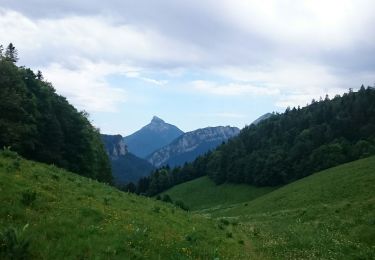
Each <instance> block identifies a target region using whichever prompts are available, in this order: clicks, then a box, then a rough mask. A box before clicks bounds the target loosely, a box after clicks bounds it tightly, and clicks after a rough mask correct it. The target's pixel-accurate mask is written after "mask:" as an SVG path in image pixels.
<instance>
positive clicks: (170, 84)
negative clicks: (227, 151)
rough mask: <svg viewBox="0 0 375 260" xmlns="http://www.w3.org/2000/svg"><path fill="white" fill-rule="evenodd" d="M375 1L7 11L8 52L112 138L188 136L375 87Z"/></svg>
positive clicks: (0, 32)
mask: <svg viewBox="0 0 375 260" xmlns="http://www.w3.org/2000/svg"><path fill="white" fill-rule="evenodd" d="M374 10H375V1H373V0H356V1H354V0H248V1H244V0H215V1H214V0H205V1H202V0H200V1H198V0H190V1H178V0H158V1H144V0H137V1H134V0H132V1H130V0H106V1H102V0H100V1H99V0H79V1H78V0H64V1H57V0H27V1H25V0H23V1H22V0H0V44H3V45H7V44H8V43H9V42H12V43H13V44H14V45H15V46H16V48H17V49H18V52H19V57H20V60H19V61H18V64H19V65H23V66H26V67H30V68H32V69H33V70H35V71H37V70H41V71H42V72H43V75H44V78H45V80H47V81H49V82H51V83H52V84H53V85H54V87H55V88H56V91H57V93H59V94H61V95H63V96H66V97H67V99H68V100H69V102H71V103H72V104H73V105H74V106H76V107H77V108H78V109H79V110H85V111H87V112H88V113H89V114H90V119H91V120H92V122H93V124H94V125H95V126H97V127H99V128H100V129H101V132H102V133H107V134H122V135H124V136H126V135H129V134H131V133H133V132H134V131H136V130H138V129H139V128H141V127H142V126H144V125H146V124H147V123H148V122H149V121H150V120H151V118H152V117H153V116H154V115H156V116H158V117H160V118H162V119H164V120H165V121H166V122H169V123H172V124H174V125H176V126H178V127H179V128H180V129H182V130H183V131H191V130H194V129H197V128H203V127H207V126H218V125H231V126H237V127H239V128H242V127H244V126H245V125H248V124H250V123H251V122H252V121H253V120H255V119H256V118H258V117H259V116H261V115H263V114H265V113H267V112H273V111H275V112H283V111H285V109H286V108H287V107H288V106H290V107H293V106H298V105H299V106H305V105H306V104H307V103H309V102H311V100H312V99H313V98H315V99H319V97H324V96H325V95H326V94H328V95H329V96H330V97H333V96H335V95H337V94H343V93H344V92H347V91H348V89H349V88H353V89H354V90H356V89H358V88H359V87H360V86H361V85H362V84H364V85H365V86H373V85H374V84H375V58H374V53H375V15H374Z"/></svg>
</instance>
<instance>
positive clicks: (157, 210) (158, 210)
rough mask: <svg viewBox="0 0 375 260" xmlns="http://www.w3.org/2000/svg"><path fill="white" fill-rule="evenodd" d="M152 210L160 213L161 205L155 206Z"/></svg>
mask: <svg viewBox="0 0 375 260" xmlns="http://www.w3.org/2000/svg"><path fill="white" fill-rule="evenodd" d="M152 211H153V212H155V213H159V212H160V207H158V206H155V207H153V208H152Z"/></svg>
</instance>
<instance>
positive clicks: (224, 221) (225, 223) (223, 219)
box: [220, 218, 229, 226]
mask: <svg viewBox="0 0 375 260" xmlns="http://www.w3.org/2000/svg"><path fill="white" fill-rule="evenodd" d="M220 222H221V223H223V224H224V225H226V226H228V225H229V221H228V220H227V219H225V218H221V219H220Z"/></svg>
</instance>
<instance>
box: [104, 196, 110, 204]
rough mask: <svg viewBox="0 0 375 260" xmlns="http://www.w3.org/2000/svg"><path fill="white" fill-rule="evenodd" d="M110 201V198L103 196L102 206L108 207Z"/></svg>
mask: <svg viewBox="0 0 375 260" xmlns="http://www.w3.org/2000/svg"><path fill="white" fill-rule="evenodd" d="M110 200H111V198H110V197H109V196H105V197H104V198H103V203H104V205H106V206H108V205H109V201H110Z"/></svg>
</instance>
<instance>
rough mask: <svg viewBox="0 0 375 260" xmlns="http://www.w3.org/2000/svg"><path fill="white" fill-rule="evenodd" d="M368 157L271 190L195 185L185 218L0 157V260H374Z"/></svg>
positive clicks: (169, 207)
mask: <svg viewBox="0 0 375 260" xmlns="http://www.w3.org/2000/svg"><path fill="white" fill-rule="evenodd" d="M374 188H375V157H370V158H366V159H362V160H358V161H355V162H352V163H348V164H344V165H341V166H338V167H335V168H331V169H328V170H326V171H322V172H320V173H316V174H314V175H311V176H309V177H307V178H304V179H301V180H299V181H296V182H294V183H291V184H289V185H286V186H284V187H281V188H278V189H275V190H274V189H272V188H255V187H249V186H246V185H232V184H224V185H220V186H215V185H214V184H213V183H212V182H211V181H210V180H209V179H207V178H201V179H198V180H195V181H192V182H189V183H185V184H182V185H179V186H176V187H174V188H173V189H171V190H169V191H168V192H167V193H168V194H169V195H170V196H171V197H172V199H173V200H174V201H177V200H181V201H183V203H185V204H187V205H188V206H189V208H190V209H192V210H193V211H191V212H186V211H183V210H181V209H179V208H178V207H176V206H174V205H173V204H171V203H164V202H161V201H156V200H154V199H152V198H145V197H141V196H136V195H133V194H128V193H124V192H121V191H119V190H116V189H114V188H112V187H110V186H108V185H105V184H102V183H98V182H96V181H93V180H90V179H87V178H84V177H81V176H78V175H75V174H73V173H69V172H67V171H64V170H61V169H59V168H56V167H54V166H49V165H45V164H40V163H36V162H31V161H27V160H23V159H22V158H20V157H18V156H17V155H15V154H13V153H11V152H9V151H7V152H2V153H0V201H1V207H0V259H17V258H19V259H21V258H26V259H374V258H375V207H374V205H375V192H374V190H375V189H374Z"/></svg>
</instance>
